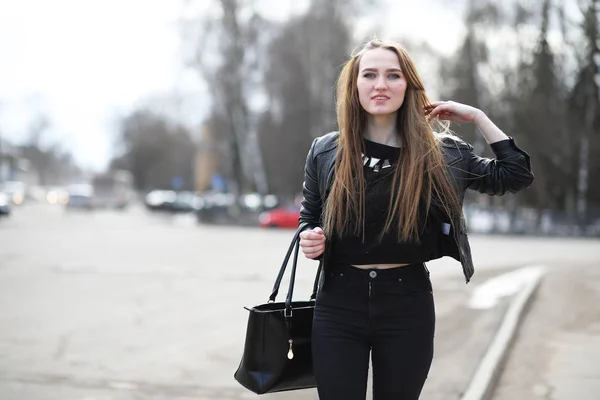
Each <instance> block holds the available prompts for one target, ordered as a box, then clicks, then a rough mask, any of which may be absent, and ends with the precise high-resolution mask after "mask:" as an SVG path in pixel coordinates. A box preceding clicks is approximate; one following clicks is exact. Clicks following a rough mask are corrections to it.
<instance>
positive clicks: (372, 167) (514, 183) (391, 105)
mask: <svg viewBox="0 0 600 400" xmlns="http://www.w3.org/2000/svg"><path fill="white" fill-rule="evenodd" d="M337 118H338V126H339V129H340V131H339V132H333V133H330V134H327V135H325V136H322V137H319V138H317V139H316V140H315V141H314V142H313V144H312V147H311V149H310V152H309V154H308V157H307V160H306V167H305V181H304V189H303V194H304V199H303V202H302V209H301V217H300V222H308V223H309V224H310V227H309V228H308V229H307V230H305V231H304V232H302V233H301V235H300V237H301V241H300V246H301V248H302V251H303V252H304V254H305V256H306V257H308V258H311V259H322V261H323V262H324V267H323V274H322V276H321V282H320V291H319V294H318V296H317V301H316V307H315V317H314V325H313V342H312V345H313V356H314V370H315V376H316V380H317V389H318V393H319V398H320V400H359V399H360V400H364V399H365V396H366V388H367V372H368V367H369V354H371V357H372V365H373V392H374V393H373V394H374V399H376V400H414V399H418V398H419V395H420V393H421V389H422V387H423V385H424V383H425V379H426V378H427V374H428V372H429V368H430V365H431V361H432V358H433V337H434V328H435V310H434V302H433V294H432V288H431V282H430V280H429V272H428V271H427V268H426V267H425V264H424V263H425V262H427V261H429V260H433V259H437V258H440V257H443V256H451V257H454V258H455V259H457V260H458V261H460V262H461V264H462V267H463V272H464V275H465V278H466V281H467V282H468V281H469V279H470V278H471V276H472V275H473V272H474V269H473V262H472V259H471V251H470V247H469V243H468V240H467V235H466V227H465V221H464V218H463V216H462V201H463V198H464V194H465V191H466V190H467V189H473V190H477V191H479V192H481V193H487V194H490V195H502V194H504V193H506V192H507V191H508V192H512V193H515V192H517V191H519V190H523V189H525V188H527V187H528V186H529V185H530V184H531V183H532V182H533V174H532V173H531V168H530V162H529V156H528V155H527V153H525V152H524V151H522V150H520V149H519V148H518V147H517V146H516V145H515V143H514V141H513V139H512V138H509V137H508V136H506V135H505V134H504V133H503V132H502V131H501V130H500V129H499V128H498V127H496V125H494V123H493V122H492V121H491V120H490V119H489V118H488V117H487V116H486V115H485V113H484V112H482V111H481V110H478V109H476V108H474V107H471V106H468V105H465V104H459V103H455V102H452V101H447V102H445V101H442V102H434V103H431V102H430V101H429V99H428V98H427V95H426V93H425V90H424V87H423V82H422V81H421V78H420V77H419V74H418V73H417V70H416V68H415V65H414V63H413V61H412V60H411V58H410V57H409V55H408V54H407V52H406V50H405V49H404V48H403V47H402V46H400V45H399V44H396V43H386V42H381V41H377V40H375V41H371V42H369V43H367V44H366V45H365V46H364V47H363V48H362V49H361V50H360V51H358V52H357V53H356V54H355V55H354V56H353V57H352V58H351V59H350V60H349V61H348V62H347V63H346V65H345V66H344V68H343V70H342V72H341V74H340V77H339V80H338V84H337ZM451 121H453V122H458V123H474V124H476V125H477V127H478V128H479V131H480V132H481V134H482V135H483V137H484V138H485V140H486V141H487V142H488V143H489V144H490V145H491V148H492V150H493V151H494V153H495V156H496V157H495V159H487V158H482V157H479V156H477V155H476V154H474V153H473V147H472V146H471V145H469V144H467V143H465V142H464V141H462V140H461V139H459V138H458V137H456V136H453V135H451V134H449V133H448V126H449V123H450V122H451ZM434 124H435V125H436V127H437V128H443V129H436V130H441V131H442V133H434V130H433V125H434Z"/></svg>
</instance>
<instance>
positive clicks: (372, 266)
mask: <svg viewBox="0 0 600 400" xmlns="http://www.w3.org/2000/svg"><path fill="white" fill-rule="evenodd" d="M407 265H410V264H364V265H352V266H353V267H356V268H360V269H389V268H397V267H406V266H407Z"/></svg>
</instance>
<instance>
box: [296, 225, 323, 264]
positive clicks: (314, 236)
mask: <svg viewBox="0 0 600 400" xmlns="http://www.w3.org/2000/svg"><path fill="white" fill-rule="evenodd" d="M300 248H302V252H303V253H304V256H305V257H306V258H316V257H318V256H320V255H321V254H322V253H323V252H324V251H325V235H324V233H323V230H322V229H321V228H319V227H316V228H314V229H312V230H308V231H303V232H301V233H300Z"/></svg>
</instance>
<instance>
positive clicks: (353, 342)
mask: <svg viewBox="0 0 600 400" xmlns="http://www.w3.org/2000/svg"><path fill="white" fill-rule="evenodd" d="M434 330H435V309H434V304H433V293H432V289H431V282H430V280H429V271H427V268H426V267H425V265H424V264H411V265H408V266H404V267H398V268H391V269H383V270H382V269H377V270H372V269H371V270H363V269H359V268H355V267H352V266H350V265H344V266H332V268H331V270H330V271H329V273H328V274H327V277H326V278H325V284H324V286H323V288H322V290H321V292H320V293H319V295H318V296H317V302H316V306H315V316H314V322H313V338H312V346H313V362H314V371H315V377H316V380H317V390H318V393H319V399H320V400H364V399H365V397H366V392H367V377H368V369H369V353H371V359H372V365H373V399H374V400H416V399H418V398H419V395H420V393H421V389H422V388H423V385H424V383H425V379H426V378H427V374H428V372H429V368H430V366H431V361H432V359H433V336H434Z"/></svg>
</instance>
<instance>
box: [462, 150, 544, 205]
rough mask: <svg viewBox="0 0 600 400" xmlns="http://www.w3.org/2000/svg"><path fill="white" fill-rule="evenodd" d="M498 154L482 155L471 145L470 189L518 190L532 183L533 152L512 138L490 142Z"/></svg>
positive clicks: (468, 161) (492, 192)
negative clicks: (518, 144)
mask: <svg viewBox="0 0 600 400" xmlns="http://www.w3.org/2000/svg"><path fill="white" fill-rule="evenodd" d="M490 147H491V148H492V151H493V152H494V154H495V155H496V158H493V159H490V158H484V157H480V156H478V155H477V154H475V153H474V152H473V146H471V145H469V154H468V160H467V164H468V171H469V178H470V179H469V186H468V187H469V189H472V190H476V191H478V192H480V193H485V194H489V195H503V194H505V193H506V192H511V193H516V192H518V191H520V190H523V189H526V188H527V187H529V186H530V185H531V184H532V183H533V180H534V175H533V173H532V172H531V161H530V157H529V154H527V153H526V152H525V151H523V150H521V149H520V148H518V147H517V145H516V144H515V141H514V140H513V139H512V138H509V139H506V140H502V141H499V142H496V143H492V144H491V145H490Z"/></svg>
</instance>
